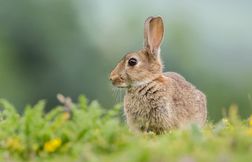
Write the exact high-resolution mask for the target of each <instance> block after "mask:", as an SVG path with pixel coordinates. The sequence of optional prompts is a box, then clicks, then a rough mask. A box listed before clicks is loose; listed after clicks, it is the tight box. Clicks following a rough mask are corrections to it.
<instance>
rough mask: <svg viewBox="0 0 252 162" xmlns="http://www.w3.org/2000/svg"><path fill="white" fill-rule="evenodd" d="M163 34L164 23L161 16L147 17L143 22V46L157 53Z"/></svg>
mask: <svg viewBox="0 0 252 162" xmlns="http://www.w3.org/2000/svg"><path fill="white" fill-rule="evenodd" d="M163 35H164V24H163V20H162V18H161V17H149V18H147V19H146V21H145V23H144V46H145V47H146V48H149V49H150V51H151V53H153V54H157V53H158V52H159V49H160V45H161V41H162V39H163Z"/></svg>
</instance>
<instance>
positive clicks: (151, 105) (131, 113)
mask: <svg viewBox="0 0 252 162" xmlns="http://www.w3.org/2000/svg"><path fill="white" fill-rule="evenodd" d="M124 111H125V115H126V118H127V122H128V125H129V126H130V127H131V128H133V129H137V130H141V131H147V130H153V129H165V128H163V127H165V126H166V125H167V124H166V123H165V122H166V121H167V118H169V116H170V115H171V114H172V112H171V109H170V106H169V99H168V98H166V97H165V95H163V94H162V92H156V93H155V95H153V94H147V93H144V94H139V93H138V94H134V93H128V94H126V96H125V98H124Z"/></svg>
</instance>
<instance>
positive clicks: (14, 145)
mask: <svg viewBox="0 0 252 162" xmlns="http://www.w3.org/2000/svg"><path fill="white" fill-rule="evenodd" d="M6 147H7V148H9V149H10V150H13V151H22V150H23V148H24V147H23V146H22V144H21V141H20V139H19V138H17V137H14V138H8V139H7V140H6Z"/></svg>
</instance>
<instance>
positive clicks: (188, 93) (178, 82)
mask: <svg viewBox="0 0 252 162" xmlns="http://www.w3.org/2000/svg"><path fill="white" fill-rule="evenodd" d="M164 75H165V76H166V77H167V78H170V79H172V80H173V82H172V83H173V84H172V88H173V89H174V91H173V94H172V101H173V102H172V105H173V107H174V109H176V111H177V113H178V118H180V119H179V120H180V121H185V122H186V121H191V122H194V123H196V124H199V125H200V126H203V125H204V123H205V121H206V118H207V103H206V96H205V95H204V94H203V93H202V92H201V91H200V90H198V89H197V88H196V87H195V86H194V85H192V84H191V83H190V82H188V81H186V79H185V78H184V77H183V76H181V75H180V74H178V73H175V72H166V73H164Z"/></svg>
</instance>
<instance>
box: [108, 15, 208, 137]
mask: <svg viewBox="0 0 252 162" xmlns="http://www.w3.org/2000/svg"><path fill="white" fill-rule="evenodd" d="M163 34H164V26H163V21H162V18H161V17H149V18H148V19H147V20H146V21H145V24H144V48H143V49H141V50H139V51H137V52H130V53H128V54H126V55H125V56H124V57H123V58H122V59H121V61H120V62H119V63H118V64H117V65H116V67H115V68H114V69H113V71H112V72H111V74H110V80H111V81H112V83H113V85H114V86H116V87H119V88H126V94H125V96H124V112H125V115H126V119H127V123H128V126H129V127H130V129H132V130H134V131H143V132H148V131H152V132H155V133H157V134H160V133H164V132H166V131H169V130H171V129H175V128H182V127H186V126H187V125H188V124H192V123H195V124H197V125H199V126H203V125H204V123H205V121H206V117H207V107H206V97H205V95H204V94H203V93H202V92H201V91H199V90H198V89H196V88H195V87H194V86H193V85H192V84H191V83H189V82H188V81H186V80H185V79H184V78H183V77H182V76H181V75H179V74H177V73H174V72H167V73H163V71H162V68H163V65H162V62H161V59H160V44H161V41H162V39H163Z"/></svg>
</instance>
